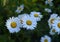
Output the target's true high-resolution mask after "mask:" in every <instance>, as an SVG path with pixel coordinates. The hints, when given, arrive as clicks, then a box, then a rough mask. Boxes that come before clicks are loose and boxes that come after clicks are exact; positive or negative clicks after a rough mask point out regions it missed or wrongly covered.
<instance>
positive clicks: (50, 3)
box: [45, 0, 53, 6]
mask: <svg viewBox="0 0 60 42" xmlns="http://www.w3.org/2000/svg"><path fill="white" fill-rule="evenodd" d="M52 1H53V0H46V1H45V4H49V5H50V6H53V2H52Z"/></svg>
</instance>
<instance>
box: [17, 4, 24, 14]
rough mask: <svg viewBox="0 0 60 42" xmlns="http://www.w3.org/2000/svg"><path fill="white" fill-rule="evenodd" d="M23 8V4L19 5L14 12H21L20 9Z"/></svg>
mask: <svg viewBox="0 0 60 42" xmlns="http://www.w3.org/2000/svg"><path fill="white" fill-rule="evenodd" d="M23 9H24V5H23V4H22V5H20V6H19V7H17V10H16V12H17V13H21V11H23Z"/></svg>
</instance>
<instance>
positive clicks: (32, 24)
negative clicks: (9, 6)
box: [6, 0, 60, 42]
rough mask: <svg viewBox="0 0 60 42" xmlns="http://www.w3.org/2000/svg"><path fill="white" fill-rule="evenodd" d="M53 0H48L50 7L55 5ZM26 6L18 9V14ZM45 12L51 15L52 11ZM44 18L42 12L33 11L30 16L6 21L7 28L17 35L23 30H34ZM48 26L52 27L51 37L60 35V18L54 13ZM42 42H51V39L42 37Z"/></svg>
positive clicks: (47, 9)
mask: <svg viewBox="0 0 60 42" xmlns="http://www.w3.org/2000/svg"><path fill="white" fill-rule="evenodd" d="M52 1H53V0H46V1H45V3H46V4H49V5H50V6H52V5H53V3H52ZM23 9H24V5H23V4H22V5H20V6H19V7H17V10H16V11H15V12H17V13H18V14H19V13H21V11H23ZM45 12H48V13H51V12H52V10H51V9H49V8H45ZM42 18H43V15H42V14H41V12H36V11H32V12H30V14H27V13H24V14H21V15H18V16H17V17H10V18H9V19H8V20H7V21H6V27H7V29H8V30H9V32H10V33H17V32H19V31H20V30H21V28H26V29H27V30H28V29H30V30H34V29H35V28H36V26H37V21H41V19H42ZM48 25H49V27H50V32H49V33H50V35H55V34H56V33H57V34H60V16H58V15H57V14H55V13H53V14H52V15H51V16H50V18H49V20H48ZM40 41H41V42H51V38H50V37H49V36H47V35H45V36H44V37H41V40H40Z"/></svg>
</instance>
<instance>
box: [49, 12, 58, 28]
mask: <svg viewBox="0 0 60 42" xmlns="http://www.w3.org/2000/svg"><path fill="white" fill-rule="evenodd" d="M57 17H58V14H54V13H53V14H52V15H51V16H50V18H49V20H48V25H49V27H50V28H51V26H52V24H53V21H54V20H55V19H56V18H57Z"/></svg>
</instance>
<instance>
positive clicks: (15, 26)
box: [6, 17, 21, 33]
mask: <svg viewBox="0 0 60 42" xmlns="http://www.w3.org/2000/svg"><path fill="white" fill-rule="evenodd" d="M20 26H21V24H20V22H19V19H18V18H17V17H12V18H9V19H8V20H7V22H6V27H7V29H8V30H9V32H10V33H15V32H19V31H20Z"/></svg>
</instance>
